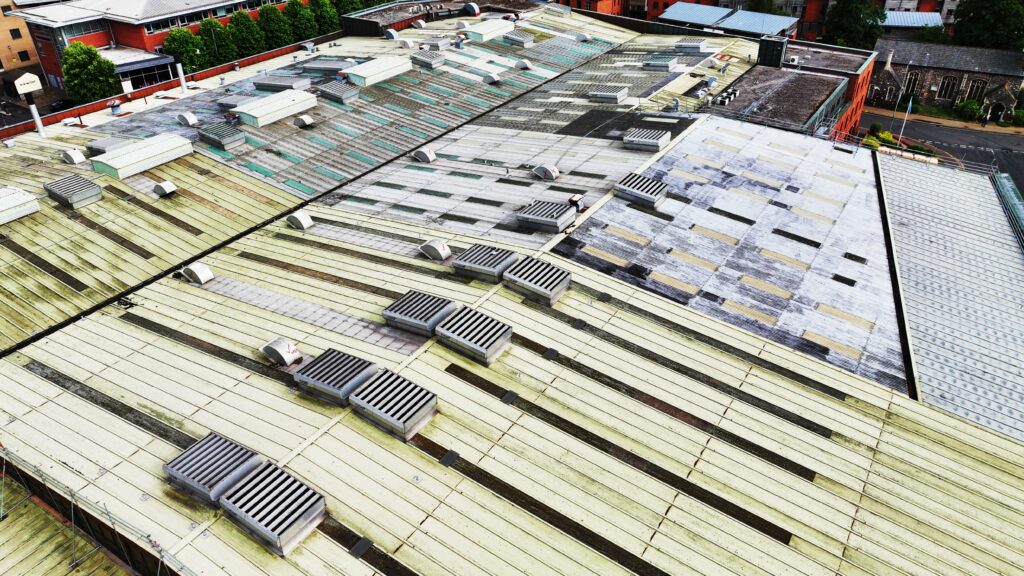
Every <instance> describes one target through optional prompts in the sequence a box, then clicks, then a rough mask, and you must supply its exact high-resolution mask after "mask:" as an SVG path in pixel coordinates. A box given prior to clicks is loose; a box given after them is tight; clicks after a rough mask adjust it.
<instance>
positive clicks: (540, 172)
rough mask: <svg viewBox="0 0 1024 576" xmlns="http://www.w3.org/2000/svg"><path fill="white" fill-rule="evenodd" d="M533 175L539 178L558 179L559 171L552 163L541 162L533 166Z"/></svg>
mask: <svg viewBox="0 0 1024 576" xmlns="http://www.w3.org/2000/svg"><path fill="white" fill-rule="evenodd" d="M533 175H534V176H536V177H537V178H540V179H541V180H558V177H559V176H560V175H561V173H560V172H559V171H558V167H557V166H555V165H554V164H541V165H540V166H534V167H533Z"/></svg>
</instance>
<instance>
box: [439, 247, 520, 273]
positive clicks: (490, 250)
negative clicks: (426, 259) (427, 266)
mask: <svg viewBox="0 0 1024 576" xmlns="http://www.w3.org/2000/svg"><path fill="white" fill-rule="evenodd" d="M518 259H519V255H518V254H516V253H515V252H513V251H511V250H506V249H504V248H495V247H494V246H487V245H486V244H474V245H473V246H471V247H470V248H469V249H468V250H466V251H465V252H463V253H462V254H459V256H458V257H457V258H455V260H454V261H452V266H453V267H454V268H455V273H456V274H458V275H460V276H469V277H470V278H479V279H480V280H486V281H488V282H494V283H497V282H501V275H502V274H504V273H505V270H507V269H508V267H509V266H511V265H512V264H515V262H516V260H518Z"/></svg>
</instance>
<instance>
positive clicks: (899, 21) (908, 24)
mask: <svg viewBox="0 0 1024 576" xmlns="http://www.w3.org/2000/svg"><path fill="white" fill-rule="evenodd" d="M882 26H887V27H892V28H924V27H925V26H942V15H940V14H939V13H938V12H901V11H897V10H892V11H889V12H886V13H885V23H884V24H882Z"/></svg>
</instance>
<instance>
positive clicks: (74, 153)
mask: <svg viewBox="0 0 1024 576" xmlns="http://www.w3.org/2000/svg"><path fill="white" fill-rule="evenodd" d="M60 159H61V160H63V161H64V162H65V163H67V164H72V165H74V164H81V163H82V162H85V154H82V151H81V150H76V149H74V148H72V149H70V150H64V151H62V152H61V153H60Z"/></svg>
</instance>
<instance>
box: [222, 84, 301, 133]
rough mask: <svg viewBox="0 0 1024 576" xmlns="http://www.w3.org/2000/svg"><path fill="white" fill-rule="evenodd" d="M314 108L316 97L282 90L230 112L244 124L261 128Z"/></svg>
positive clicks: (299, 91) (297, 91)
mask: <svg viewBox="0 0 1024 576" xmlns="http://www.w3.org/2000/svg"><path fill="white" fill-rule="evenodd" d="M315 106H316V96H314V95H312V94H310V93H309V92H303V91H302V90H284V91H282V92H278V93H277V94H271V95H270V96H265V97H263V98H260V99H258V100H253V101H251V102H246V103H245V104H242V105H241V106H238V107H237V108H234V109H233V110H232V112H234V113H235V114H238V117H239V118H240V119H241V120H242V122H245V123H246V124H248V125H250V126H253V127H256V128H262V127H263V126H266V125H268V124H273V123H274V122H277V121H278V120H281V119H283V118H287V117H289V116H292V115H294V114H299V113H301V112H305V111H306V110H309V109H310V108H313V107H315Z"/></svg>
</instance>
